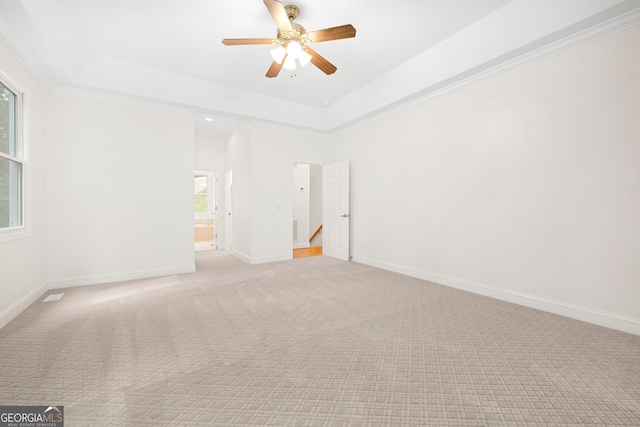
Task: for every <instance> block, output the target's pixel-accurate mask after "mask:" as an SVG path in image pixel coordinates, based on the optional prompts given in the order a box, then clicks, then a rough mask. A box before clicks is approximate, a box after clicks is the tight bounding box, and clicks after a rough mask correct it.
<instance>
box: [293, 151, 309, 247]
mask: <svg viewBox="0 0 640 427" xmlns="http://www.w3.org/2000/svg"><path fill="white" fill-rule="evenodd" d="M310 172H311V169H310V166H309V165H307V164H304V163H296V164H294V165H293V220H294V221H295V222H296V224H297V233H294V239H293V247H294V248H308V247H309V237H310V236H309V200H310V199H309V195H310V193H311V176H310ZM294 231H295V227H294Z"/></svg>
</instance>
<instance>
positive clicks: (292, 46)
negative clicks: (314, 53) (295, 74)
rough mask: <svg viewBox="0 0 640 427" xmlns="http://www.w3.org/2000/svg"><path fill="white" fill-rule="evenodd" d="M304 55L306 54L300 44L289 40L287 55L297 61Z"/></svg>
mask: <svg viewBox="0 0 640 427" xmlns="http://www.w3.org/2000/svg"><path fill="white" fill-rule="evenodd" d="M302 53H304V52H303V51H302V46H301V45H300V43H299V42H298V41H297V40H289V43H287V55H289V56H290V57H292V58H294V59H296V58H299V57H300V55H301V54H302Z"/></svg>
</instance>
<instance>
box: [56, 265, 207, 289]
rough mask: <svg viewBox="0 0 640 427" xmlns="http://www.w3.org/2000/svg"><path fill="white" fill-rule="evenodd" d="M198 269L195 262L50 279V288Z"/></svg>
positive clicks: (165, 274) (156, 275) (181, 272)
mask: <svg viewBox="0 0 640 427" xmlns="http://www.w3.org/2000/svg"><path fill="white" fill-rule="evenodd" d="M195 271H196V266H195V264H189V265H183V266H177V267H170V268H160V269H154V270H140V271H130V272H126V273H114V274H102V275H96V276H83V277H74V278H69V279H61V280H51V281H49V289H61V288H72V287H77V286H90V285H101V284H104V283H112V282H123V281H126V280H136V279H146V278H149V277H159V276H173V275H174V274H186V273H193V272H195Z"/></svg>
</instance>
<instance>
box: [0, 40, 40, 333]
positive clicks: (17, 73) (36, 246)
mask: <svg viewBox="0 0 640 427" xmlns="http://www.w3.org/2000/svg"><path fill="white" fill-rule="evenodd" d="M0 76H1V77H0V78H2V79H3V80H5V79H6V78H8V79H9V80H11V81H12V82H13V83H14V84H15V85H17V86H18V88H19V89H20V90H21V91H22V92H23V93H24V95H25V104H26V105H25V107H26V114H27V117H26V119H27V121H26V136H27V140H26V143H27V156H28V158H27V162H26V163H25V169H24V173H25V190H26V199H25V209H26V212H25V213H26V224H25V225H26V227H27V230H28V234H27V235H26V236H25V237H22V238H20V239H17V240H10V241H5V242H0V327H2V326H4V325H5V324H6V323H8V322H9V321H11V319H13V318H14V317H15V316H17V315H18V314H19V313H20V312H21V311H22V310H23V309H25V308H26V307H27V306H28V305H29V304H31V303H32V302H33V301H35V300H36V299H37V298H38V297H39V296H40V295H42V294H43V293H44V292H45V291H46V289H47V264H46V228H47V227H46V225H47V224H46V213H47V206H46V203H45V200H46V183H47V182H46V160H47V146H46V122H47V111H46V107H47V106H46V100H47V97H46V93H45V91H44V90H43V89H42V87H41V86H40V85H39V84H38V82H36V81H35V80H34V79H33V77H32V76H31V74H30V73H29V72H28V71H27V70H26V69H25V68H24V67H23V66H22V64H21V63H20V62H19V61H18V60H17V59H16V58H15V57H14V56H13V54H12V53H11V52H10V51H9V50H8V49H7V48H6V46H5V45H4V44H3V43H1V42H0ZM7 83H10V82H7Z"/></svg>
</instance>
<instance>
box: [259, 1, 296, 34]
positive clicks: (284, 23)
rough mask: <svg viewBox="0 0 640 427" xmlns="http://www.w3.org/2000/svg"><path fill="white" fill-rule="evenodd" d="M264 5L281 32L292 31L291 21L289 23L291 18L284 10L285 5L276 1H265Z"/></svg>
mask: <svg viewBox="0 0 640 427" xmlns="http://www.w3.org/2000/svg"><path fill="white" fill-rule="evenodd" d="M263 1H264V5H265V6H267V9H269V13H270V14H271V16H272V17H273V20H274V21H276V25H277V26H278V28H279V29H280V30H281V31H291V30H293V28H291V21H289V16H287V12H286V11H285V10H284V5H283V4H282V3H280V2H279V1H276V0H263Z"/></svg>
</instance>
